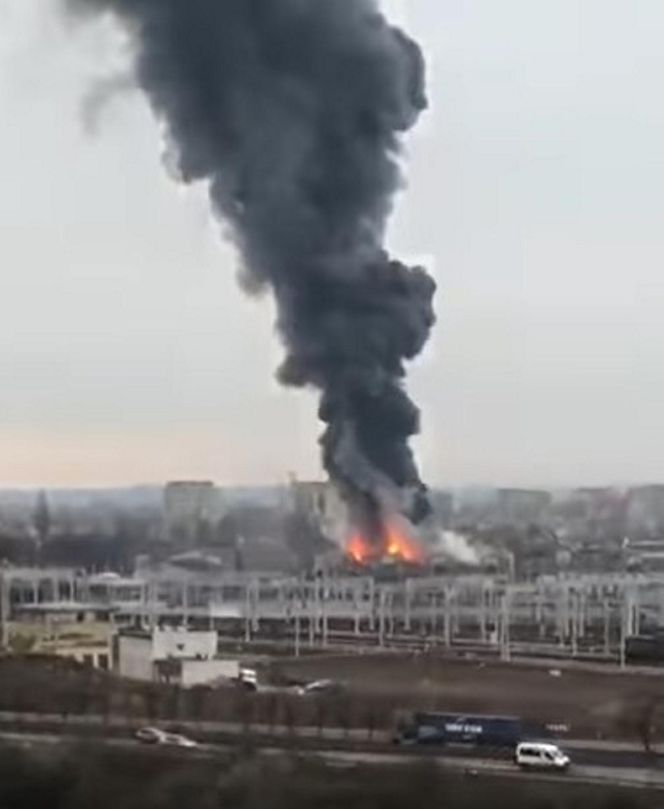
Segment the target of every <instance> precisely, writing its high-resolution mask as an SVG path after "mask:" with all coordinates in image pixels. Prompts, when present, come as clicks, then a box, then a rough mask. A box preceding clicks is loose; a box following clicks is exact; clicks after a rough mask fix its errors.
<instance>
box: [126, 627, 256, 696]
mask: <svg viewBox="0 0 664 809" xmlns="http://www.w3.org/2000/svg"><path fill="white" fill-rule="evenodd" d="M216 655H217V633H216V632H206V631H190V630H187V629H184V628H180V629H154V630H153V631H152V632H147V631H143V630H135V629H126V630H122V631H120V633H119V634H118V637H117V654H116V656H117V665H116V670H117V672H118V674H119V675H120V676H121V677H127V678H128V679H131V680H144V681H146V682H163V681H167V682H170V683H177V684H178V685H181V686H183V687H186V688H187V687H191V686H194V685H205V684H209V683H213V682H215V681H218V680H221V679H225V680H232V679H237V678H238V677H239V676H240V664H239V662H238V661H237V660H221V659H219V658H217V656H216Z"/></svg>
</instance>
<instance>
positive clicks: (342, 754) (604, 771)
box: [0, 731, 664, 791]
mask: <svg viewBox="0 0 664 809" xmlns="http://www.w3.org/2000/svg"><path fill="white" fill-rule="evenodd" d="M0 740H1V741H3V742H5V743H8V744H13V745H19V746H22V747H29V748H37V747H43V746H58V747H60V746H62V744H67V743H71V744H76V743H77V742H80V741H81V737H80V736H77V735H75V734H64V733H47V732H44V733H41V732H36V731H31V732H17V731H11V732H9V731H3V732H0ZM92 741H93V740H92V739H90V738H89V737H85V742H86V743H87V744H89V743H90V742H92ZM94 743H96V744H101V745H104V746H109V747H115V748H121V749H124V750H127V751H133V752H134V753H136V754H137V755H150V754H152V753H153V752H154V751H155V748H154V747H153V746H150V745H142V744H140V743H138V742H136V741H135V740H134V739H132V738H127V737H125V738H107V737H98V738H95V739H94ZM235 748H236V745H233V744H201V745H199V746H198V747H196V748H195V749H180V748H169V751H170V752H171V753H172V754H173V755H178V756H190V757H203V758H209V757H211V756H220V755H223V754H226V753H228V752H230V751H232V750H233V749H235ZM258 749H260V752H261V753H263V754H265V755H282V754H283V753H284V751H285V749H286V748H284V747H279V746H277V745H274V744H271V745H265V746H262V745H261V746H260V747H259V748H258ZM297 752H298V754H299V755H307V756H315V757H318V758H322V759H324V760H325V761H327V762H328V763H330V764H332V765H335V766H342V767H353V766H357V765H360V764H374V765H389V766H404V765H408V764H412V763H413V762H414V761H415V760H421V758H420V757H417V756H413V755H412V754H410V753H408V752H404V751H400V752H390V753H388V752H372V751H363V750H355V751H344V750H325V749H318V750H310V751H302V750H298V751H297ZM426 760H427V761H429V762H432V763H433V764H435V765H436V766H439V767H444V768H446V769H449V770H453V771H456V772H459V771H460V772H462V773H464V774H466V775H468V776H469V777H482V776H485V777H486V776H491V777H494V778H495V777H501V778H521V779H537V780H541V781H547V782H559V783H563V782H570V781H573V782H576V783H580V784H589V785H592V784H594V785H598V786H599V785H601V786H616V787H628V788H636V789H650V790H653V789H656V790H662V791H664V766H662V767H657V766H651V767H634V766H623V767H616V766H612V765H609V764H604V765H589V764H582V763H574V764H573V766H572V767H571V768H570V770H569V771H568V772H566V773H549V772H541V773H532V772H522V771H521V770H519V769H517V768H516V767H515V766H514V764H513V763H512V762H511V761H506V760H501V759H489V758H480V757H476V756H473V757H470V756H468V755H462V754H459V753H458V751H457V752H455V754H453V755H449V751H446V754H445V755H440V754H437V753H436V754H433V755H432V754H430V755H427V757H426Z"/></svg>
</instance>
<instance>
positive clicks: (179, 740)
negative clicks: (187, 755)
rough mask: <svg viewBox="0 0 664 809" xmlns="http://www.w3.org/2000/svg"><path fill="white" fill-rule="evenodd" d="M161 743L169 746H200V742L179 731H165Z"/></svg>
mask: <svg viewBox="0 0 664 809" xmlns="http://www.w3.org/2000/svg"><path fill="white" fill-rule="evenodd" d="M161 743H162V744H166V745H168V746H169V747H188V748H192V747H198V742H195V741H194V740H193V739H188V738H187V737H186V736H182V735H180V734H179V733H164V738H163V740H162V742H161Z"/></svg>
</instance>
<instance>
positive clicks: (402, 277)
mask: <svg viewBox="0 0 664 809" xmlns="http://www.w3.org/2000/svg"><path fill="white" fill-rule="evenodd" d="M67 3H68V5H69V7H70V9H72V10H74V11H75V12H77V13H85V12H90V13H99V14H103V13H106V12H108V13H111V14H113V15H114V16H115V17H116V18H117V19H118V20H119V21H120V22H121V23H122V24H123V25H124V26H125V27H126V29H127V30H128V31H129V32H130V34H131V38H132V42H133V45H134V52H135V77H136V82H137V84H138V85H139V86H140V87H141V88H142V89H143V90H144V91H145V93H146V95H147V97H148V99H149V101H150V104H151V106H152V108H153V110H154V112H155V114H156V116H157V118H158V119H159V120H160V121H162V122H163V123H164V124H165V127H166V136H167V139H168V145H169V148H170V150H171V152H172V154H173V155H174V157H175V162H176V165H177V168H178V171H179V176H180V179H181V180H182V182H185V183H191V182H194V181H198V180H204V181H205V182H206V183H208V185H209V193H210V198H211V202H212V206H213V208H214V211H215V213H216V214H217V215H218V216H219V217H221V218H222V219H223V220H225V221H226V222H227V223H230V225H231V232H232V234H233V238H234V240H235V242H236V243H237V245H238V247H239V249H240V251H241V253H242V256H243V258H244V265H245V269H244V271H243V272H244V276H243V282H244V284H245V286H246V287H248V288H249V289H250V290H257V289H260V288H263V287H265V286H266V285H267V286H269V287H270V288H271V289H272V292H273V294H274V296H275V298H276V301H277V305H278V329H279V333H280V335H281V337H282V340H283V343H284V345H285V348H286V358H285V361H284V363H283V365H282V367H281V369H280V370H279V372H278V375H279V379H280V380H281V381H282V382H283V383H284V384H286V385H293V386H311V387H314V388H316V389H318V390H319V391H320V394H321V398H320V418H321V420H322V421H323V422H324V423H325V424H326V425H327V426H326V429H325V431H324V433H323V436H322V437H321V440H320V443H321V446H322V452H323V460H324V465H325V468H326V470H327V472H328V473H329V475H330V478H331V479H332V480H333V481H334V482H335V483H336V484H337V485H338V486H339V488H340V489H341V491H342V493H343V494H344V496H345V497H346V498H347V500H348V501H349V503H350V504H351V507H352V508H354V509H355V510H359V512H361V513H364V514H365V515H366V516H367V517H369V518H371V517H374V518H375V517H376V516H377V515H379V514H381V513H382V512H384V511H386V510H399V511H402V512H403V513H405V514H407V515H408V516H409V517H410V518H411V519H412V520H414V521H417V520H418V519H419V518H421V517H422V516H424V514H425V513H426V511H427V498H426V490H425V487H424V486H423V484H422V483H421V481H420V477H419V474H418V470H417V468H416V464H415V461H414V458H413V454H412V451H411V449H410V447H409V443H408V442H409V439H410V437H411V436H412V435H414V434H415V433H416V432H418V430H419V411H418V409H417V408H416V407H415V405H414V404H413V402H412V401H411V400H410V399H409V397H408V395H407V394H406V392H405V389H404V375H405V370H404V363H405V361H407V360H410V359H412V358H414V357H415V356H416V355H417V354H418V353H419V352H420V351H421V350H422V347H423V346H424V344H425V342H426V340H427V338H428V336H429V332H430V329H431V327H432V325H433V323H434V314H433V308H432V299H433V295H434V291H435V284H434V282H433V281H432V279H431V278H430V277H429V276H428V275H427V274H426V273H425V272H424V270H423V269H421V268H419V267H407V266H405V265H403V264H401V263H400V262H398V261H395V260H393V259H391V258H390V257H389V256H388V255H387V254H386V252H385V250H384V249H383V240H384V231H385V224H386V220H387V217H388V215H389V213H390V210H391V204H392V196H393V194H394V192H395V191H396V190H397V189H398V188H399V185H400V182H401V176H400V170H399V164H398V156H399V150H400V138H401V135H402V134H403V133H404V132H406V131H407V130H408V129H409V128H410V127H411V126H412V125H413V124H414V123H415V121H416V119H417V117H418V115H419V113H420V112H421V111H422V110H423V109H424V108H425V106H426V97H425V90H424V62H423V58H422V55H421V53H420V50H419V48H418V47H417V45H416V44H415V43H414V42H412V41H411V40H410V39H409V38H408V37H407V36H406V35H405V34H404V33H403V32H402V31H400V30H398V29H397V28H394V27H392V26H390V25H389V24H388V23H387V22H386V20H385V19H384V18H383V16H382V15H381V14H380V12H379V10H378V7H377V4H376V2H375V0H67Z"/></svg>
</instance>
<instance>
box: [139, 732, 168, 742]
mask: <svg viewBox="0 0 664 809" xmlns="http://www.w3.org/2000/svg"><path fill="white" fill-rule="evenodd" d="M165 735H166V734H165V733H164V731H163V730H159V728H141V729H140V730H137V731H136V738H137V739H138V741H139V742H143V744H163V742H164V736H165Z"/></svg>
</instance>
